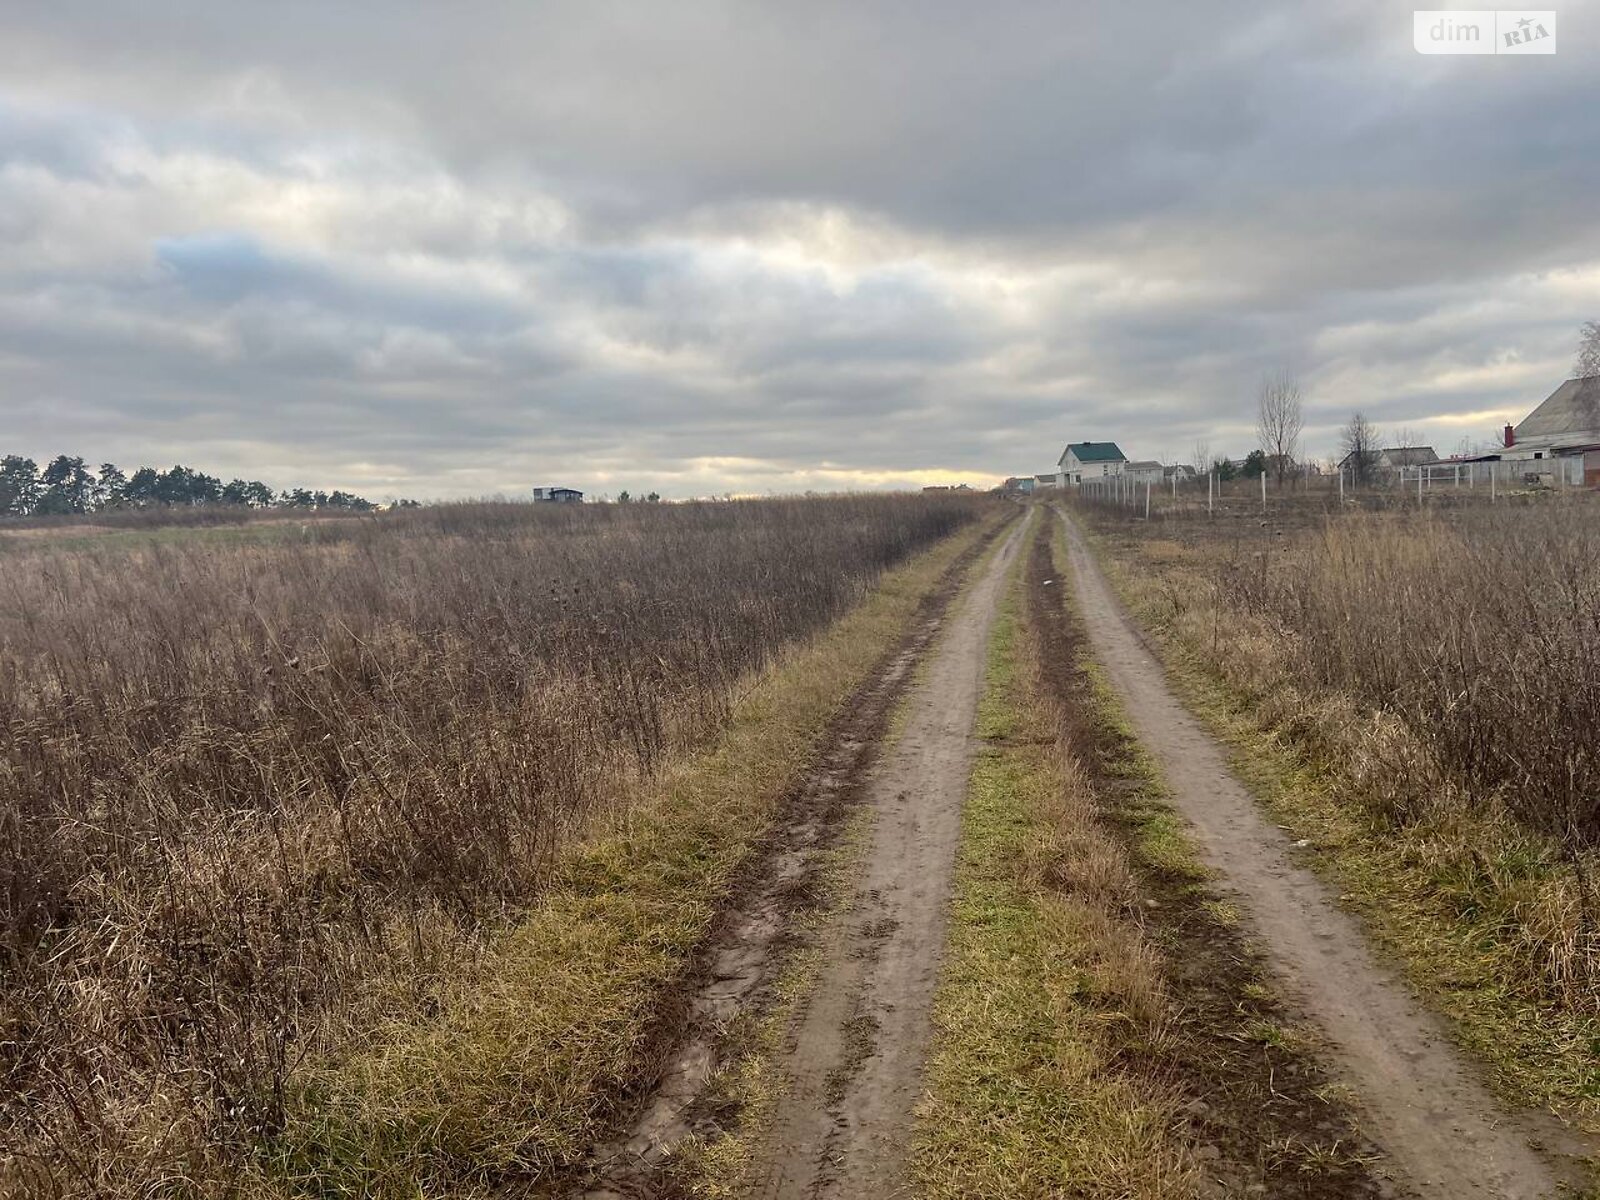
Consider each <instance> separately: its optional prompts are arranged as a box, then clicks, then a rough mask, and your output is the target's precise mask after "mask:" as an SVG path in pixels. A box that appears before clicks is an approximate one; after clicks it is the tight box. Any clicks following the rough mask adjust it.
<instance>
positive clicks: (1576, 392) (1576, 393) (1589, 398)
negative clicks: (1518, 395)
mask: <svg viewBox="0 0 1600 1200" xmlns="http://www.w3.org/2000/svg"><path fill="white" fill-rule="evenodd" d="M1571 437H1577V438H1578V439H1580V440H1583V441H1600V375H1591V376H1589V377H1588V378H1587V379H1569V380H1567V381H1566V382H1565V383H1563V384H1562V385H1561V386H1560V387H1558V388H1557V389H1556V390H1555V391H1553V392H1551V393H1550V395H1549V396H1547V397H1545V400H1544V403H1542V404H1541V405H1539V407H1538V408H1536V409H1534V410H1533V411H1532V412H1531V413H1529V414H1528V415H1527V416H1526V417H1524V418H1523V419H1522V424H1520V425H1518V426H1517V428H1516V440H1517V441H1519V442H1522V441H1533V440H1542V439H1546V438H1556V439H1560V438H1571Z"/></svg>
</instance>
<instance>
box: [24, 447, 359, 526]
mask: <svg viewBox="0 0 1600 1200" xmlns="http://www.w3.org/2000/svg"><path fill="white" fill-rule="evenodd" d="M200 505H228V506H232V507H235V508H293V509H338V510H343V511H346V512H370V511H371V510H372V509H373V508H374V507H376V506H375V505H374V504H373V503H372V502H371V501H370V500H366V499H363V498H362V497H360V496H356V495H352V494H351V493H349V492H340V491H334V492H324V491H311V490H309V489H307V488H291V489H285V490H284V491H281V492H275V491H273V490H272V489H271V488H269V487H268V486H267V485H266V484H264V483H262V482H261V481H260V480H257V479H234V480H231V481H229V482H228V483H223V482H222V480H220V479H218V478H217V477H216V476H215V475H207V474H206V473H205V472H204V471H196V470H194V469H193V468H192V467H185V466H174V467H172V468H170V469H168V470H165V471H158V470H156V469H155V468H154V467H140V468H139V469H138V470H136V471H134V472H133V474H131V475H129V474H126V473H124V472H123V471H122V470H120V469H119V468H118V467H117V465H116V464H115V463H102V464H101V465H100V467H99V469H98V470H96V469H93V468H91V467H89V466H88V465H87V464H86V463H85V462H84V460H83V459H82V458H76V457H73V456H72V455H68V454H61V455H58V456H56V457H55V458H53V459H51V460H50V461H49V462H48V463H46V464H45V465H44V467H43V469H41V468H40V467H39V465H38V464H37V463H36V462H34V460H33V459H31V458H25V457H23V456H22V455H20V454H7V455H5V456H4V457H3V458H0V517H47V516H70V515H72V514H74V513H89V512H102V511H107V510H114V509H128V508H164V507H197V506H200Z"/></svg>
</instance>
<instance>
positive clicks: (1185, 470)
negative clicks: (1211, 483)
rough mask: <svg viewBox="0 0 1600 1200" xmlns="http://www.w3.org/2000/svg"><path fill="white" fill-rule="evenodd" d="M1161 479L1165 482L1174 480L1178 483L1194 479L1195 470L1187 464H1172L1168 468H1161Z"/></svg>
mask: <svg viewBox="0 0 1600 1200" xmlns="http://www.w3.org/2000/svg"><path fill="white" fill-rule="evenodd" d="M1161 477H1162V478H1163V479H1166V480H1172V479H1176V480H1177V481H1178V482H1179V483H1183V482H1184V481H1185V480H1189V479H1193V478H1195V470H1194V468H1193V467H1191V466H1190V465H1189V464H1188V463H1173V464H1172V465H1171V466H1170V467H1162V468H1161Z"/></svg>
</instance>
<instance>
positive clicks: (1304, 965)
mask: <svg viewBox="0 0 1600 1200" xmlns="http://www.w3.org/2000/svg"><path fill="white" fill-rule="evenodd" d="M1067 529H1068V536H1069V541H1070V543H1071V556H1072V566H1073V573H1074V581H1075V586H1076V589H1077V595H1078V599H1079V603H1080V605H1081V607H1082V610H1083V618H1084V622H1085V624H1086V626H1087V629H1088V633H1089V637H1090V639H1091V640H1092V641H1093V643H1094V645H1095V647H1096V650H1097V653H1098V656H1099V658H1100V659H1101V661H1102V662H1103V663H1104V665H1105V667H1106V670H1107V673H1108V674H1109V676H1110V679H1111V682H1112V685H1113V686H1114V688H1115V689H1116V691H1117V692H1118V693H1119V695H1120V697H1121V699H1122V702H1123V704H1124V705H1125V707H1126V709H1127V713H1128V717H1129V720H1130V722H1131V723H1132V725H1133V728H1134V731H1135V733H1136V734H1137V735H1138V737H1139V739H1140V740H1141V741H1142V742H1143V743H1144V745H1145V746H1146V747H1147V748H1148V750H1149V751H1150V752H1151V754H1152V755H1154V757H1155V758H1156V760H1157V762H1158V763H1159V764H1160V767H1161V769H1162V772H1163V774H1164V775H1165V777H1166V780H1167V782H1168V784H1169V786H1170V787H1171V789H1172V793H1173V794H1172V803H1173V804H1174V806H1175V807H1176V808H1177V809H1178V811H1179V812H1181V813H1182V814H1183V815H1184V816H1185V817H1186V818H1187V819H1188V820H1189V821H1190V822H1191V824H1192V825H1193V834H1194V839H1195V842H1196V844H1197V846H1198V848H1199V850H1200V851H1201V853H1202V855H1203V857H1204V858H1205V860H1206V861H1207V863H1208V864H1209V865H1210V866H1211V867H1213V868H1214V869H1216V870H1217V871H1218V872H1220V874H1221V876H1222V878H1221V880H1220V881H1219V885H1220V888H1221V890H1223V892H1224V894H1226V895H1228V896H1229V898H1230V899H1232V900H1233V902H1234V903H1235V904H1236V905H1238V906H1239V908H1240V909H1241V910H1242V911H1243V912H1244V914H1245V919H1246V921H1247V923H1248V925H1249V926H1250V927H1251V928H1252V930H1253V932H1254V934H1255V935H1256V936H1257V937H1258V938H1259V939H1260V941H1261V943H1262V947H1263V950H1264V953H1265V956H1266V958H1267V960H1268V962H1269V964H1270V965H1271V967H1272V969H1273V971H1274V972H1275V973H1276V975H1277V976H1278V978H1279V981H1280V984H1281V985H1282V987H1283V989H1284V990H1285V992H1286V993H1287V995H1288V997H1289V998H1290V999H1291V1001H1293V1002H1295V1003H1297V1004H1298V1006H1299V1007H1300V1008H1301V1009H1303V1011H1304V1012H1305V1013H1306V1015H1307V1016H1308V1017H1309V1018H1310V1019H1311V1020H1312V1021H1313V1022H1315V1024H1316V1025H1317V1026H1319V1027H1320V1029H1321V1031H1322V1032H1323V1034H1324V1035H1325V1037H1326V1043H1327V1044H1326V1046H1325V1047H1324V1048H1323V1049H1324V1057H1325V1058H1326V1060H1327V1065H1328V1066H1329V1068H1330V1069H1331V1071H1332V1072H1333V1074H1334V1075H1335V1076H1336V1077H1338V1078H1340V1079H1341V1080H1342V1081H1343V1082H1345V1083H1347V1084H1348V1085H1350V1087H1351V1088H1353V1090H1354V1091H1355V1093H1356V1097H1357V1104H1358V1106H1359V1108H1360V1111H1361V1113H1362V1115H1363V1118H1364V1119H1363V1128H1364V1130H1365V1132H1366V1133H1367V1134H1368V1135H1370V1136H1371V1137H1372V1139H1373V1140H1374V1141H1375V1142H1376V1143H1377V1144H1378V1145H1379V1146H1381V1147H1382V1149H1383V1150H1384V1151H1385V1153H1386V1154H1387V1156H1388V1157H1389V1158H1390V1159H1391V1160H1392V1163H1393V1166H1394V1167H1395V1169H1396V1172H1397V1173H1398V1174H1400V1175H1401V1176H1402V1177H1403V1178H1404V1181H1405V1182H1406V1183H1407V1184H1409V1185H1410V1187H1412V1188H1414V1189H1415V1190H1416V1191H1417V1192H1418V1193H1419V1194H1420V1195H1422V1196H1424V1197H1430V1198H1431V1197H1438V1198H1439V1200H1472V1198H1477V1197H1483V1198H1488V1197H1496V1198H1500V1200H1532V1198H1534V1197H1545V1196H1552V1195H1554V1194H1556V1186H1557V1185H1556V1176H1555V1173H1554V1171H1553V1170H1552V1168H1551V1166H1550V1165H1549V1164H1548V1163H1546V1162H1545V1161H1544V1159H1543V1158H1541V1156H1540V1155H1539V1154H1537V1153H1536V1152H1535V1151H1534V1150H1533V1149H1532V1148H1531V1147H1530V1146H1529V1141H1528V1137H1529V1128H1530V1126H1529V1125H1528V1124H1526V1123H1525V1122H1524V1121H1522V1120H1517V1119H1513V1118H1512V1117H1511V1116H1510V1115H1508V1114H1507V1113H1506V1112H1504V1111H1503V1110H1502V1109H1501V1108H1500V1107H1499V1106H1498V1105H1497V1104H1496V1102H1495V1101H1494V1099H1493V1098H1492V1097H1491V1096H1490V1095H1489V1093H1488V1092H1487V1091H1486V1090H1485V1089H1484V1087H1483V1086H1482V1085H1481V1084H1480V1083H1479V1082H1477V1080H1476V1079H1475V1078H1474V1076H1473V1073H1472V1070H1471V1068H1470V1067H1469V1065H1468V1064H1467V1062H1466V1061H1465V1060H1464V1058H1463V1056H1462V1055H1461V1054H1460V1052H1459V1051H1458V1050H1457V1049H1456V1048H1455V1046H1454V1045H1453V1044H1452V1043H1451V1042H1450V1041H1449V1038H1448V1035H1447V1033H1446V1031H1445V1028H1444V1026H1443V1024H1442V1023H1441V1021H1440V1020H1439V1018H1437V1017H1436V1016H1434V1015H1433V1014H1431V1013H1429V1012H1427V1011H1426V1010H1425V1009H1423V1008H1422V1007H1421V1006H1420V1005H1419V1004H1418V1003H1417V1002H1416V1001H1415V999H1414V998H1413V997H1412V995H1411V992H1410V990H1409V989H1408V988H1407V987H1406V985H1405V984H1404V983H1403V982H1401V981H1400V980H1399V979H1398V978H1397V977H1396V976H1395V974H1394V973H1393V972H1391V971H1389V970H1388V969H1386V968H1385V967H1384V966H1383V965H1381V964H1380V963H1379V962H1378V961H1377V959H1376V958H1375V957H1374V955H1373V953H1372V951H1371V949H1370V948H1369V946H1368V943H1367V939H1366V936H1365V934H1364V932H1363V930H1362V928H1361V927H1360V924H1359V923H1358V921H1357V920H1356V919H1355V918H1354V917H1353V916H1351V915H1350V914H1349V913H1347V912H1345V911H1344V910H1342V909H1341V908H1340V907H1339V906H1338V903H1337V900H1336V898H1335V896H1334V895H1333V893H1332V892H1330V890H1329V889H1328V888H1327V887H1326V886H1325V885H1324V884H1323V883H1322V882H1321V881H1320V880H1319V879H1318V878H1317V877H1316V876H1315V875H1313V874H1312V873H1311V871H1309V870H1308V869H1306V868H1305V867H1303V866H1300V865H1298V864H1297V863H1296V862H1295V860H1294V857H1293V851H1292V846H1291V844H1290V841H1289V839H1288V837H1286V836H1285V834H1284V833H1283V832H1282V831H1281V830H1280V829H1279V828H1278V827H1277V826H1276V825H1273V824H1272V823H1271V822H1269V821H1267V820H1266V819H1265V818H1264V817H1263V816H1262V815H1261V813H1260V811H1259V809H1258V808H1257V806H1256V804H1255V802H1254V800H1253V799H1252V797H1251V796H1250V794H1249V793H1248V792H1247V791H1246V789H1245V787H1244V785H1243V784H1241V783H1240V782H1239V781H1238V779H1237V778H1236V777H1235V776H1234V775H1233V774H1232V772H1231V771H1230V770H1229V769H1228V766H1227V762H1226V759H1225V757H1224V754H1223V752H1222V750H1221V749H1220V747H1219V746H1218V745H1217V744H1216V742H1215V741H1213V740H1212V738H1211V737H1210V736H1209V735H1208V734H1207V733H1206V732H1205V731H1204V730H1203V729H1202V728H1201V727H1200V725H1199V724H1198V723H1197V722H1196V720H1195V719H1194V718H1193V717H1192V716H1190V715H1189V713H1188V712H1187V711H1186V710H1185V709H1184V708H1183V706H1182V705H1181V704H1180V703H1179V702H1178V700H1177V699H1176V698H1175V697H1174V696H1173V694H1172V692H1171V690H1170V689H1169V688H1168V686H1167V683H1166V678H1165V674H1164V672H1163V670H1162V668H1161V665H1160V663H1159V662H1158V661H1157V660H1156V659H1155V657H1154V656H1153V655H1152V654H1151V653H1150V651H1149V650H1148V649H1147V648H1146V647H1145V645H1144V644H1143V642H1142V641H1141V640H1140V638H1139V635H1138V633H1137V632H1136V631H1135V629H1134V628H1133V626H1132V625H1131V624H1130V623H1129V621H1128V619H1127V617H1126V616H1125V615H1124V614H1123V612H1122V610H1121V609H1120V607H1119V606H1118V605H1117V603H1116V600H1115V598H1114V597H1113V595H1112V592H1111V590H1110V588H1109V587H1108V585H1107V584H1106V581H1105V579H1104V577H1103V576H1102V575H1101V573H1100V570H1099V567H1098V566H1097V565H1096V564H1095V562H1094V559H1093V558H1092V556H1091V555H1090V554H1089V552H1088V550H1087V549H1086V547H1085V545H1084V543H1083V541H1082V539H1081V537H1080V536H1079V534H1078V531H1077V530H1076V528H1074V527H1073V525H1072V524H1071V522H1070V521H1068V522H1067ZM781 1194H784V1195H787V1194H789V1193H781ZM863 1194H864V1193H863Z"/></svg>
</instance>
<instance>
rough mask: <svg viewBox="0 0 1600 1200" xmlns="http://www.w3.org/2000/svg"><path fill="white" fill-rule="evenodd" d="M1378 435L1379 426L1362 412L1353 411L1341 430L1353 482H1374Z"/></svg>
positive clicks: (1341, 442)
mask: <svg viewBox="0 0 1600 1200" xmlns="http://www.w3.org/2000/svg"><path fill="white" fill-rule="evenodd" d="M1378 436H1379V435H1378V430H1377V427H1376V426H1375V425H1373V423H1372V422H1371V421H1369V420H1367V418H1366V417H1364V416H1362V415H1361V414H1360V413H1351V414H1350V421H1349V423H1348V424H1347V425H1345V427H1344V428H1343V429H1341V430H1340V431H1339V444H1340V446H1341V447H1342V448H1343V449H1344V466H1345V467H1347V468H1348V469H1349V471H1350V481H1351V482H1352V483H1354V484H1363V483H1371V482H1372V477H1373V475H1374V474H1376V472H1377V469H1378Z"/></svg>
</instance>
